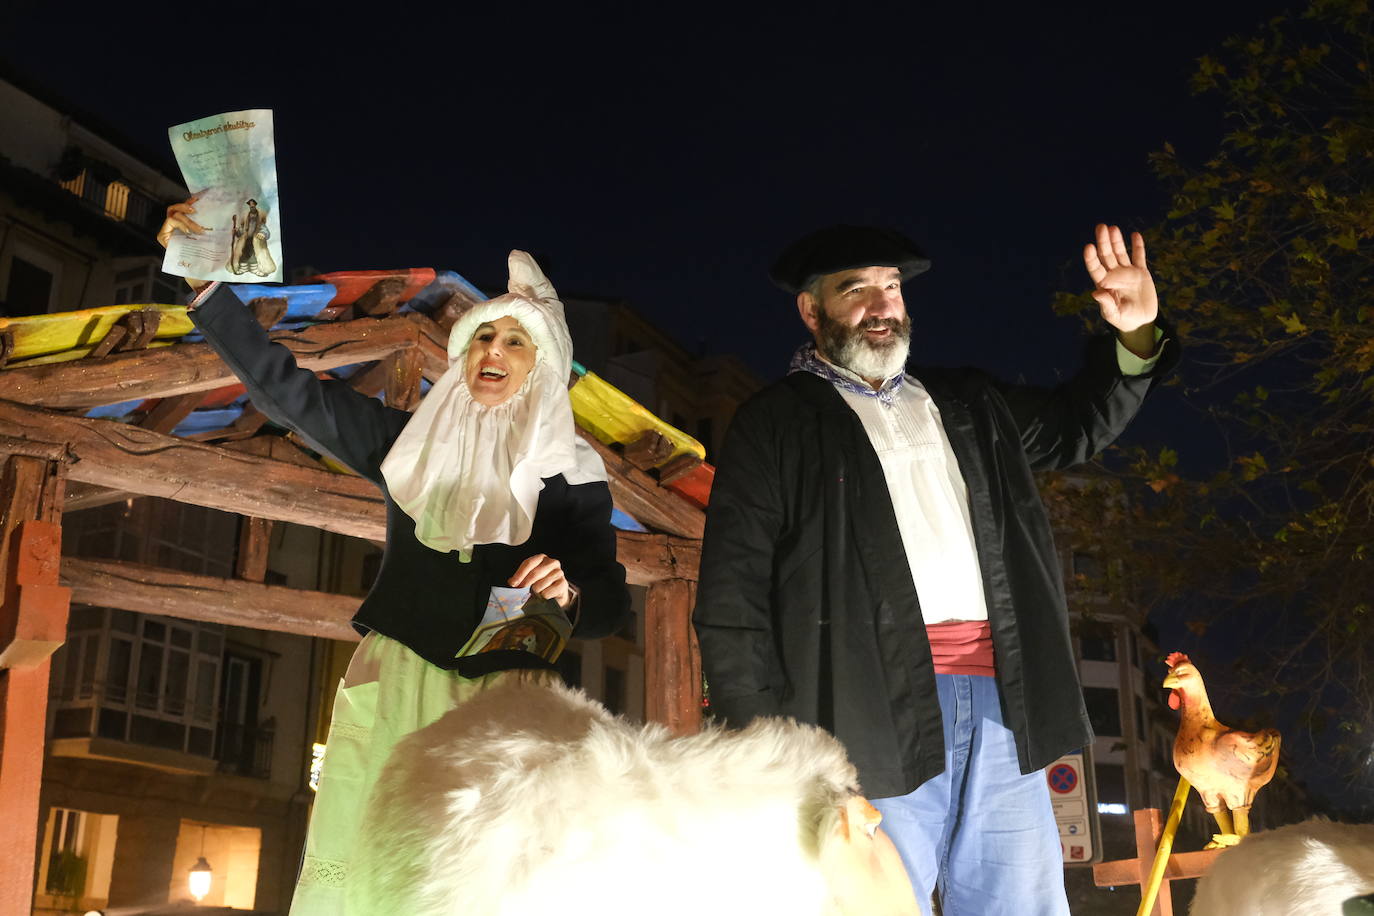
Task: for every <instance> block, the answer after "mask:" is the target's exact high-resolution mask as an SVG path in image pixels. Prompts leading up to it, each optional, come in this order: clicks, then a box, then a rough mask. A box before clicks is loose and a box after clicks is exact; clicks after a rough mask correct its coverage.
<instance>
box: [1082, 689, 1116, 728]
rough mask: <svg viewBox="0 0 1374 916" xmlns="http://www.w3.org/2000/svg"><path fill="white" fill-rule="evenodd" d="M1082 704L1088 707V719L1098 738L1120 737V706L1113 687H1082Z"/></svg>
mask: <svg viewBox="0 0 1374 916" xmlns="http://www.w3.org/2000/svg"><path fill="white" fill-rule="evenodd" d="M1083 702H1084V704H1085V705H1086V706H1087V707H1088V719H1089V720H1090V721H1091V722H1092V724H1093V731H1094V732H1095V733H1096V734H1097V735H1098V736H1105V737H1119V736H1120V735H1121V705H1120V703H1119V701H1118V699H1117V693H1116V688H1114V687H1084V688H1083Z"/></svg>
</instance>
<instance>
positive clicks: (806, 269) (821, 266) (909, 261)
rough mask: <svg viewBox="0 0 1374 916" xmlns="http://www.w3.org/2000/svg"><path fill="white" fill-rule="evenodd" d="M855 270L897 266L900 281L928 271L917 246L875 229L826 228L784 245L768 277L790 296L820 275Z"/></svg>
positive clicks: (867, 227)
mask: <svg viewBox="0 0 1374 916" xmlns="http://www.w3.org/2000/svg"><path fill="white" fill-rule="evenodd" d="M856 267H896V268H898V269H899V270H901V272H902V280H903V281H906V280H910V279H911V278H912V277H914V276H916V275H917V274H920V273H925V272H926V271H927V270H929V269H930V258H928V257H926V256H925V254H924V253H923V252H922V251H921V249H920V248H918V247H916V243H915V242H913V241H912V240H911V239H909V238H907V237H906V236H904V235H902V234H901V233H900V232H897V231H896V230H893V229H883V228H881V227H878V226H843V225H841V226H827V227H826V228H825V229H820V230H818V231H816V232H813V233H811V234H810V235H808V236H806V237H805V238H802V239H799V240H797V241H795V242H793V243H792V244H791V245H788V246H787V249H786V250H785V251H783V253H782V254H781V255H779V256H778V259H777V261H775V262H774V264H773V266H772V268H770V269H769V271H768V276H769V278H770V279H772V281H773V282H774V283H776V284H777V285H778V286H780V287H782V288H783V289H785V290H787V291H788V292H789V293H799V292H801V291H802V290H804V289H806V287H807V284H809V283H810V282H811V281H812V280H814V279H816V278H817V277H819V276H821V275H823V274H833V273H837V272H839V271H841V270H853V269H854V268H856Z"/></svg>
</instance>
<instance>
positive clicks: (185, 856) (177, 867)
mask: <svg viewBox="0 0 1374 916" xmlns="http://www.w3.org/2000/svg"><path fill="white" fill-rule="evenodd" d="M201 858H204V859H205V861H206V862H207V863H208V864H209V866H210V875H211V877H210V892H209V893H208V894H207V895H206V897H205V899H204V900H202V901H200V903H199V905H200V906H202V907H206V908H207V909H213V910H214V911H215V912H224V909H235V910H252V909H255V908H256V905H257V890H258V866H259V864H260V862H261V859H262V830H260V829H259V828H257V827H234V826H230V825H228V824H209V823H206V822H204V821H188V820H183V821H182V822H181V826H180V829H179V830H178V831H177V843H176V849H175V851H174V852H173V853H172V869H171V871H172V875H171V877H172V880H171V884H170V885H169V886H168V888H167V899H168V900H169V901H170V902H173V903H182V902H185V903H190V902H191V899H190V898H191V894H190V886H189V884H188V882H187V880H186V876H187V875H188V874H189V873H190V871H191V868H192V867H193V866H194V865H195V864H196V862H197V860H199V859H201ZM222 908H224V909H222ZM175 911H176V912H183V911H185V912H191V911H190V910H182V909H176V910H175Z"/></svg>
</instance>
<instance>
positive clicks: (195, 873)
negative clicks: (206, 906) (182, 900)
mask: <svg viewBox="0 0 1374 916" xmlns="http://www.w3.org/2000/svg"><path fill="white" fill-rule="evenodd" d="M211 876H212V873H211V871H210V863H209V862H207V861H205V856H201V857H200V858H199V859H196V864H195V865H192V866H191V896H192V897H194V898H195V899H196V903H200V902H201V901H202V900H204V899H205V895H206V894H208V893H210V878H211Z"/></svg>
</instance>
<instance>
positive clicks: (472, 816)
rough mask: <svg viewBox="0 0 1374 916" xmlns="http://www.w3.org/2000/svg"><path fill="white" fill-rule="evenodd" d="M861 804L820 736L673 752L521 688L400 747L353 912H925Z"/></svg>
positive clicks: (554, 694)
mask: <svg viewBox="0 0 1374 916" xmlns="http://www.w3.org/2000/svg"><path fill="white" fill-rule="evenodd" d="M856 791H857V779H856V773H855V770H854V767H853V765H852V764H851V763H850V762H849V760H848V759H847V757H846V755H845V752H844V749H843V748H842V747H841V745H840V744H839V742H837V741H836V740H835V739H834V738H833V737H831V736H830V735H828V734H826V733H825V732H824V731H822V730H820V729H817V728H812V727H809V726H802V725H798V724H796V723H794V722H791V721H789V720H760V721H758V722H755V723H754V724H753V725H752V726H750V727H749V728H747V729H745V730H743V731H726V730H722V729H717V728H709V729H707V730H705V731H703V732H702V733H701V734H698V735H693V736H690V737H684V738H673V737H672V736H671V735H670V734H669V733H668V732H667V731H666V730H665V729H663V728H661V727H658V726H636V725H633V724H631V723H629V722H627V721H625V720H623V719H618V718H616V717H614V716H612V715H610V714H609V713H608V712H607V711H606V709H605V707H603V706H601V705H600V704H599V703H596V702H594V701H592V700H590V699H588V698H587V697H586V695H585V694H583V693H582V692H581V691H577V690H570V689H568V688H565V687H562V686H551V685H540V684H535V683H529V682H516V681H512V682H508V683H507V684H503V685H501V686H498V687H494V688H492V689H491V690H488V691H486V692H485V693H482V694H479V695H478V696H477V697H475V698H474V699H472V700H470V701H469V702H467V703H465V704H463V705H462V706H460V707H459V708H457V709H454V710H453V711H451V712H449V713H448V714H447V715H445V716H444V717H443V718H442V719H440V720H439V721H438V722H436V723H435V724H434V725H432V726H430V727H428V728H426V729H422V730H421V731H419V732H416V733H415V734H413V735H411V736H410V737H408V738H407V739H405V741H403V742H402V743H401V744H400V745H398V746H397V748H396V750H395V752H394V753H393V755H392V757H391V762H390V764H389V765H388V767H387V770H386V772H385V775H384V776H383V777H382V779H381V780H380V781H379V782H378V784H377V787H376V788H375V790H374V791H373V793H372V796H371V798H370V800H369V803H368V812H367V815H366V817H365V819H364V823H365V824H366V825H367V828H366V829H367V830H368V836H367V838H366V842H364V843H363V844H362V845H363V846H364V847H366V849H365V850H364V853H363V855H361V856H360V857H359V859H358V860H355V864H354V870H353V871H352V873H351V876H350V880H349V887H350V909H349V912H350V914H352V913H354V912H355V911H356V912H360V913H370V912H385V913H406V914H423V916H473V914H482V916H486V914H492V916H496V914H519V916H532V914H540V913H554V912H564V913H580V912H587V913H597V914H607V916H612V914H622V913H623V914H632V913H633V914H641V913H646V912H652V913H654V914H656V916H677V914H681V916H687V914H692V916H700V914H702V913H711V914H713V916H714V914H731V913H739V914H745V913H747V914H751V916H755V914H760V913H788V914H796V916H801V914H840V913H860V912H862V913H864V914H866V916H879V914H891V916H897V914H915V913H917V912H919V910H918V909H917V907H916V903H915V900H914V898H913V897H912V894H911V889H910V885H909V884H908V883H907V879H906V875H905V872H904V871H902V867H901V863H900V860H899V859H898V857H897V854H896V851H895V849H894V848H893V847H892V844H891V842H890V841H889V840H888V839H887V838H886V836H885V835H883V833H882V832H881V831H880V830H877V829H876V824H877V815H876V812H872V809H871V807H870V806H868V804H867V803H866V802H865V801H864V800H863V799H862V798H861V797H859V796H857V795H856V794H855V793H856ZM869 812H872V814H870V813H869Z"/></svg>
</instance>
